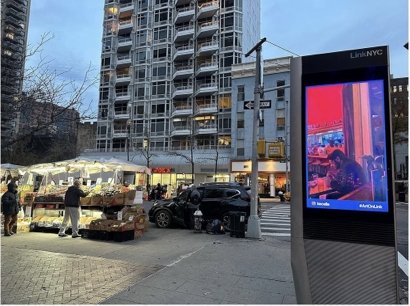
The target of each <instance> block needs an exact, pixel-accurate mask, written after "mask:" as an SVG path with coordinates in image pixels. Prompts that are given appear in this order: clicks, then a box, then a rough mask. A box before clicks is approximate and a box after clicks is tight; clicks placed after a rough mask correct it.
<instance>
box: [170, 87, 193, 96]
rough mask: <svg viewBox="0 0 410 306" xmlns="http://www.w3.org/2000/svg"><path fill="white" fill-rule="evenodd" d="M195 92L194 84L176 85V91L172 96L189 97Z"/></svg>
mask: <svg viewBox="0 0 410 306" xmlns="http://www.w3.org/2000/svg"><path fill="white" fill-rule="evenodd" d="M193 93H194V87H193V85H186V86H178V87H175V91H174V93H173V94H172V98H173V99H175V98H184V97H189V96H190V95H192V94H193Z"/></svg>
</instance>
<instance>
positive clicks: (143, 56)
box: [135, 50, 147, 64]
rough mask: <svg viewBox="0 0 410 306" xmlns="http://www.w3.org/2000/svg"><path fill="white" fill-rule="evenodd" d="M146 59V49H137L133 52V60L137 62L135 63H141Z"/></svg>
mask: <svg viewBox="0 0 410 306" xmlns="http://www.w3.org/2000/svg"><path fill="white" fill-rule="evenodd" d="M146 59H147V55H146V51H145V50H143V51H138V52H137V53H136V54H135V61H136V62H137V64H141V63H145V60H146Z"/></svg>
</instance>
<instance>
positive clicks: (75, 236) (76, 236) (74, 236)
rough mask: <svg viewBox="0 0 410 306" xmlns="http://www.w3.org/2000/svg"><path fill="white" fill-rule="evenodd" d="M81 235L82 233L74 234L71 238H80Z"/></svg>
mask: <svg viewBox="0 0 410 306" xmlns="http://www.w3.org/2000/svg"><path fill="white" fill-rule="evenodd" d="M78 237H81V236H80V235H72V236H71V238H78Z"/></svg>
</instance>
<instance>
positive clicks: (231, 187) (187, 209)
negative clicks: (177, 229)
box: [148, 183, 260, 230]
mask: <svg viewBox="0 0 410 306" xmlns="http://www.w3.org/2000/svg"><path fill="white" fill-rule="evenodd" d="M195 189H196V190H197V191H198V192H199V195H200V196H199V199H198V201H196V200H195V199H193V197H192V195H193V194H194V192H193V191H194V190H195ZM250 202H251V198H250V196H249V193H248V192H247V191H246V189H245V187H243V186H241V185H239V184H236V183H207V184H203V185H200V186H198V187H191V188H188V189H187V190H184V191H183V192H181V193H180V194H179V195H178V196H177V197H175V198H173V199H172V200H170V201H159V202H156V203H155V204H154V205H153V206H152V208H151V209H150V210H149V212H148V217H149V221H150V222H152V223H155V224H156V226H157V227H159V228H167V227H170V226H171V225H172V224H179V225H182V226H184V227H187V228H193V224H194V222H193V220H194V217H193V215H194V212H195V211H196V210H197V208H198V207H199V209H200V210H201V212H202V214H203V219H204V220H205V221H210V220H213V219H219V220H221V221H222V222H223V224H224V226H225V228H226V229H228V230H229V219H230V212H238V211H239V212H245V213H246V218H248V217H249V215H250ZM258 204H259V203H258ZM258 213H260V204H259V205H258Z"/></svg>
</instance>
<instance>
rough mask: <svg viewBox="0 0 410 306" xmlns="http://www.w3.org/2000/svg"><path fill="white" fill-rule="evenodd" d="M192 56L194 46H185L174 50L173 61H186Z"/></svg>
mask: <svg viewBox="0 0 410 306" xmlns="http://www.w3.org/2000/svg"><path fill="white" fill-rule="evenodd" d="M193 54H194V46H193V45H192V46H191V45H185V46H181V47H178V48H176V49H175V53H174V61H180V60H188V59H189V58H191V57H192V55H193Z"/></svg>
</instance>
